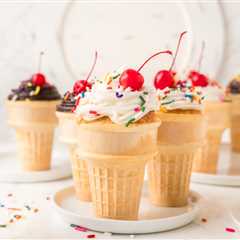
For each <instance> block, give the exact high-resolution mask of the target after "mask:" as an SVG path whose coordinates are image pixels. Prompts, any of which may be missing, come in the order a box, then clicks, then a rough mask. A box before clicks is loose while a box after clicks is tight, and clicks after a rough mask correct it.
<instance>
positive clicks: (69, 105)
mask: <svg viewBox="0 0 240 240" xmlns="http://www.w3.org/2000/svg"><path fill="white" fill-rule="evenodd" d="M75 104H76V96H75V95H74V94H73V93H71V92H69V91H68V92H66V93H65V94H64V96H63V99H62V101H61V103H60V104H59V105H57V111H59V112H72V110H73V109H74V107H75Z"/></svg>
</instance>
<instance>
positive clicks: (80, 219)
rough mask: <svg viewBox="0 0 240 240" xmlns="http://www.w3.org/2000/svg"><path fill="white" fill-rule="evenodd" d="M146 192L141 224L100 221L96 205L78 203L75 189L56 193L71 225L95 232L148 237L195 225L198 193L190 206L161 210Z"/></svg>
mask: <svg viewBox="0 0 240 240" xmlns="http://www.w3.org/2000/svg"><path fill="white" fill-rule="evenodd" d="M146 190H147V188H146V184H145V186H144V189H143V194H142V200H141V205H140V214H139V220H137V221H122V220H112V219H105V218H96V217H95V216H94V214H93V207H92V203H86V202H81V201H79V200H77V198H76V197H75V193H74V188H73V187H68V188H64V189H62V190H60V191H58V192H56V193H55V194H54V197H53V205H54V208H55V210H56V211H57V212H58V214H59V215H60V216H61V218H62V219H63V220H64V221H65V222H67V223H68V224H76V225H79V226H83V227H85V228H87V229H90V230H93V231H99V232H110V233H119V234H144V233H154V232H163V231H168V230H171V229H175V228H179V227H182V226H185V225H187V224H188V223H190V222H192V221H193V220H194V219H195V218H196V216H197V214H198V212H199V209H200V207H199V203H200V200H201V196H200V195H199V194H197V193H195V192H191V194H190V197H189V203H188V205H187V206H186V207H181V208H166V207H164V208H160V207H156V206H153V205H151V204H150V203H149V201H148V197H147V191H146Z"/></svg>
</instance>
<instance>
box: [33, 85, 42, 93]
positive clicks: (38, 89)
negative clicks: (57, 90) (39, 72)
mask: <svg viewBox="0 0 240 240" xmlns="http://www.w3.org/2000/svg"><path fill="white" fill-rule="evenodd" d="M40 90H41V87H40V86H37V87H36V89H35V92H34V95H38V94H39V92H40Z"/></svg>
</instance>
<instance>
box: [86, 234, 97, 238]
mask: <svg viewBox="0 0 240 240" xmlns="http://www.w3.org/2000/svg"><path fill="white" fill-rule="evenodd" d="M95 237H96V235H95V234H89V235H87V238H95Z"/></svg>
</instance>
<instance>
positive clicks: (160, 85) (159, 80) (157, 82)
mask: <svg viewBox="0 0 240 240" xmlns="http://www.w3.org/2000/svg"><path fill="white" fill-rule="evenodd" d="M175 74H176V73H175V72H173V71H169V70H161V71H159V72H158V73H157V74H156V76H155V78H154V86H155V88H156V89H160V90H162V89H164V88H166V87H169V88H171V87H173V86H174V84H175V80H174V75H175Z"/></svg>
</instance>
